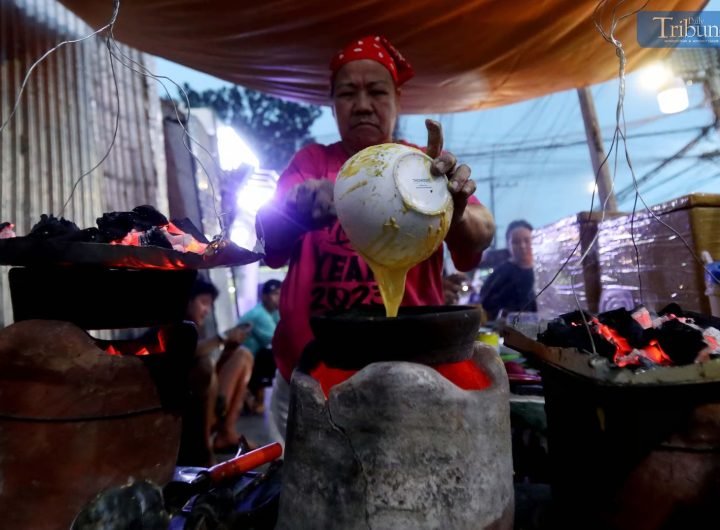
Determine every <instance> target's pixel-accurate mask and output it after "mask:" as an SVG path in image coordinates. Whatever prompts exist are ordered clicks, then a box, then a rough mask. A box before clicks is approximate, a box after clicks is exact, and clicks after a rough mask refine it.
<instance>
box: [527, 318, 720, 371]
mask: <svg viewBox="0 0 720 530" xmlns="http://www.w3.org/2000/svg"><path fill="white" fill-rule="evenodd" d="M694 317H695V318H693V317H691V316H688V315H686V314H685V313H684V312H683V310H682V309H681V308H680V306H678V305H677V304H671V305H669V306H667V307H666V308H664V309H663V310H662V311H660V313H659V314H658V316H657V317H655V318H653V316H652V315H651V314H650V312H649V311H648V310H647V309H646V308H645V307H642V306H641V307H638V308H636V309H635V310H634V311H627V310H626V309H615V310H612V311H608V312H606V313H601V314H600V315H598V316H597V317H594V316H592V315H589V314H587V313H580V312H579V311H575V312H573V313H567V314H565V315H561V316H560V317H559V318H558V319H556V320H553V321H552V322H550V323H549V324H548V328H547V330H546V331H545V332H543V333H541V334H540V335H539V336H538V340H539V341H540V342H542V343H543V344H546V345H548V346H558V347H562V348H573V347H574V348H578V349H579V350H582V351H585V352H588V353H592V352H596V353H597V354H599V355H601V356H603V357H606V358H608V359H609V360H611V361H612V362H613V363H614V364H615V365H616V366H618V367H620V368H623V367H642V368H648V367H652V366H658V365H660V366H668V365H676V366H677V365H685V364H692V363H695V362H702V361H707V360H708V359H710V358H711V357H713V356H720V331H718V329H717V328H715V327H713V326H711V325H710V322H709V320H708V319H705V318H703V317H701V316H700V317H699V318H698V316H697V315H694Z"/></svg>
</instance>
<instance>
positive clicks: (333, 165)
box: [258, 35, 495, 438]
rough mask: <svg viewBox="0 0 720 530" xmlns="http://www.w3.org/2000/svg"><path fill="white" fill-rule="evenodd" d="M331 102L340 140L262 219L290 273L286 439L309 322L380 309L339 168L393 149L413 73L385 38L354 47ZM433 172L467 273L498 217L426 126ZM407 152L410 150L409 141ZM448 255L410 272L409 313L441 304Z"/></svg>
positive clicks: (284, 372)
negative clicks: (336, 201)
mask: <svg viewBox="0 0 720 530" xmlns="http://www.w3.org/2000/svg"><path fill="white" fill-rule="evenodd" d="M330 71H331V75H330V96H331V99H332V108H333V114H334V116H335V120H336V122H337V127H338V131H339V133H340V138H341V141H340V142H338V143H335V144H332V145H319V144H314V145H309V146H307V147H304V148H303V149H301V150H300V151H299V152H298V153H297V154H296V155H295V156H294V158H293V159H292V161H291V162H290V165H289V166H288V168H287V169H286V170H285V172H284V173H283V174H282V175H281V177H280V180H279V182H278V188H277V191H276V194H275V197H274V199H273V201H271V202H270V203H269V204H268V205H267V206H265V207H264V208H263V209H261V211H260V212H259V214H258V225H259V226H260V227H261V228H262V233H263V235H264V239H265V245H266V246H265V251H266V254H267V257H266V262H267V264H268V265H270V266H271V267H281V266H283V265H285V264H289V267H288V274H287V277H286V279H285V281H284V283H283V290H282V294H281V298H280V322H279V324H278V326H277V330H276V332H275V336H274V339H273V344H272V350H273V353H274V355H275V361H276V364H277V367H278V372H279V374H278V375H277V376H276V377H275V383H274V388H273V393H272V402H271V406H270V410H271V414H272V416H273V421H274V423H275V425H276V427H277V428H278V431H279V434H280V435H281V436H282V437H283V438H284V432H285V423H286V420H287V407H288V402H289V395H290V387H289V381H290V376H291V374H292V371H293V369H294V368H295V367H296V365H297V363H298V361H299V359H300V356H301V354H302V352H303V349H304V348H305V346H306V345H307V344H308V343H309V342H310V341H311V340H312V338H313V336H312V331H311V329H310V317H311V316H312V315H315V314H321V313H323V312H326V311H328V310H338V309H349V308H351V307H357V306H361V305H374V304H382V300H381V297H380V293H379V290H378V287H377V284H376V282H375V280H374V279H373V276H372V273H371V272H370V269H369V268H368V266H367V264H366V263H365V262H364V261H363V260H362V258H360V256H358V255H357V254H356V253H355V252H354V251H353V249H352V248H351V247H350V245H349V243H348V240H347V237H345V234H344V233H343V230H342V228H341V227H340V224H339V223H338V221H337V218H336V216H335V209H334V205H333V186H334V182H335V178H336V176H337V173H338V171H339V170H340V167H341V166H342V165H343V163H344V162H345V161H346V160H347V159H348V158H350V157H351V156H352V155H354V154H355V153H357V152H358V151H361V150H362V149H365V148H366V147H370V146H372V145H377V144H382V143H389V142H393V141H394V140H393V133H394V127H395V123H396V121H397V117H398V113H399V110H400V96H401V88H400V87H401V86H402V85H403V84H404V83H405V82H407V81H408V80H409V79H410V78H412V77H413V75H414V72H413V69H412V67H411V66H410V64H409V63H408V62H407V61H406V60H405V58H404V57H403V56H402V55H401V54H400V53H399V52H398V51H397V50H396V49H395V48H394V47H393V46H392V45H391V44H390V42H388V40H387V39H386V38H384V37H382V36H376V35H373V36H367V37H362V38H360V39H356V40H353V41H352V42H350V43H349V44H348V45H347V46H346V47H345V48H343V49H342V50H341V51H340V52H338V53H337V54H336V55H335V57H333V59H332V61H331V63H330ZM426 126H427V132H428V144H427V148H426V153H427V154H428V155H429V156H430V157H432V158H433V159H434V161H433V172H434V173H436V174H438V175H440V174H444V175H447V177H448V181H449V182H448V189H449V190H450V193H451V195H452V198H453V203H454V214H453V219H452V223H451V226H450V230H449V232H448V234H447V237H446V239H445V241H446V243H447V245H448V248H449V249H450V252H451V254H452V257H453V260H454V262H455V265H456V266H457V268H458V269H460V270H468V269H471V268H473V267H475V266H476V265H477V264H478V263H479V261H480V258H481V257H482V252H483V250H484V249H486V248H487V247H488V245H489V244H490V242H491V240H492V237H493V235H494V231H495V227H494V223H493V218H492V215H491V214H490V213H489V211H488V210H487V209H486V208H485V207H484V206H482V205H481V204H480V203H479V202H478V201H477V199H475V197H474V196H473V193H474V192H475V182H474V181H473V180H472V179H471V178H470V168H469V167H468V166H467V165H464V164H462V165H460V164H457V161H456V159H455V157H454V156H453V155H452V154H451V153H449V152H447V151H443V150H442V147H443V136H442V130H441V128H440V124H439V123H437V122H435V121H432V120H426ZM401 143H404V142H401ZM442 268H443V257H442V248H440V249H439V250H438V251H437V252H435V253H434V254H433V255H432V256H430V258H428V259H427V260H425V261H424V262H422V263H420V264H419V265H417V266H416V267H414V268H413V269H411V270H410V271H409V273H408V275H407V281H406V289H405V295H404V298H403V302H402V305H403V306H422V305H442V304H443V302H444V299H443V287H442Z"/></svg>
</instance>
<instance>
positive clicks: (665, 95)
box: [657, 77, 690, 114]
mask: <svg viewBox="0 0 720 530" xmlns="http://www.w3.org/2000/svg"><path fill="white" fill-rule="evenodd" d="M657 101H658V105H659V106H660V112H662V113H663V114H676V113H678V112H682V111H684V110H685V109H687V108H688V107H689V106H690V100H689V98H688V92H687V87H686V86H685V82H684V81H683V80H682V79H680V78H679V77H674V78H672V79H671V80H669V81H668V82H667V83H665V84H664V85H663V87H662V88H661V89H660V91H659V92H658V94H657Z"/></svg>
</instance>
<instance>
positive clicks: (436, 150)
mask: <svg viewBox="0 0 720 530" xmlns="http://www.w3.org/2000/svg"><path fill="white" fill-rule="evenodd" d="M425 127H427V131H428V142H427V150H426V153H427V155H428V156H429V157H431V158H432V159H433V163H432V166H431V171H432V173H433V174H434V175H437V176H439V175H446V176H447V178H448V190H449V191H450V195H451V197H452V199H453V207H454V210H453V223H454V222H456V221H459V220H461V219H462V218H463V215H464V214H465V208H466V207H467V204H468V199H469V198H470V196H472V194H473V193H475V189H476V185H475V181H474V180H472V179H471V178H470V168H469V167H468V166H467V165H466V164H462V165H459V166H458V165H457V159H456V158H455V155H453V154H452V153H450V152H447V151H445V152H443V150H442V148H443V132H442V125H440V123H438V122H436V121H435V120H425Z"/></svg>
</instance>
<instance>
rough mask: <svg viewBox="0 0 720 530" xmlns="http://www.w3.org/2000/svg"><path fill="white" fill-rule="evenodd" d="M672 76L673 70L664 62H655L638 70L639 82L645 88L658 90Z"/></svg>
mask: <svg viewBox="0 0 720 530" xmlns="http://www.w3.org/2000/svg"><path fill="white" fill-rule="evenodd" d="M672 78H673V72H672V70H670V68H669V67H667V66H665V65H664V64H662V63H653V64H651V65H650V66H646V67H645V68H643V69H642V70H640V71H638V82H639V83H640V86H641V87H643V88H644V89H645V90H658V89H659V88H661V87H662V86H663V85H665V84H666V83H668V82H669V81H670V80H671V79H672Z"/></svg>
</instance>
